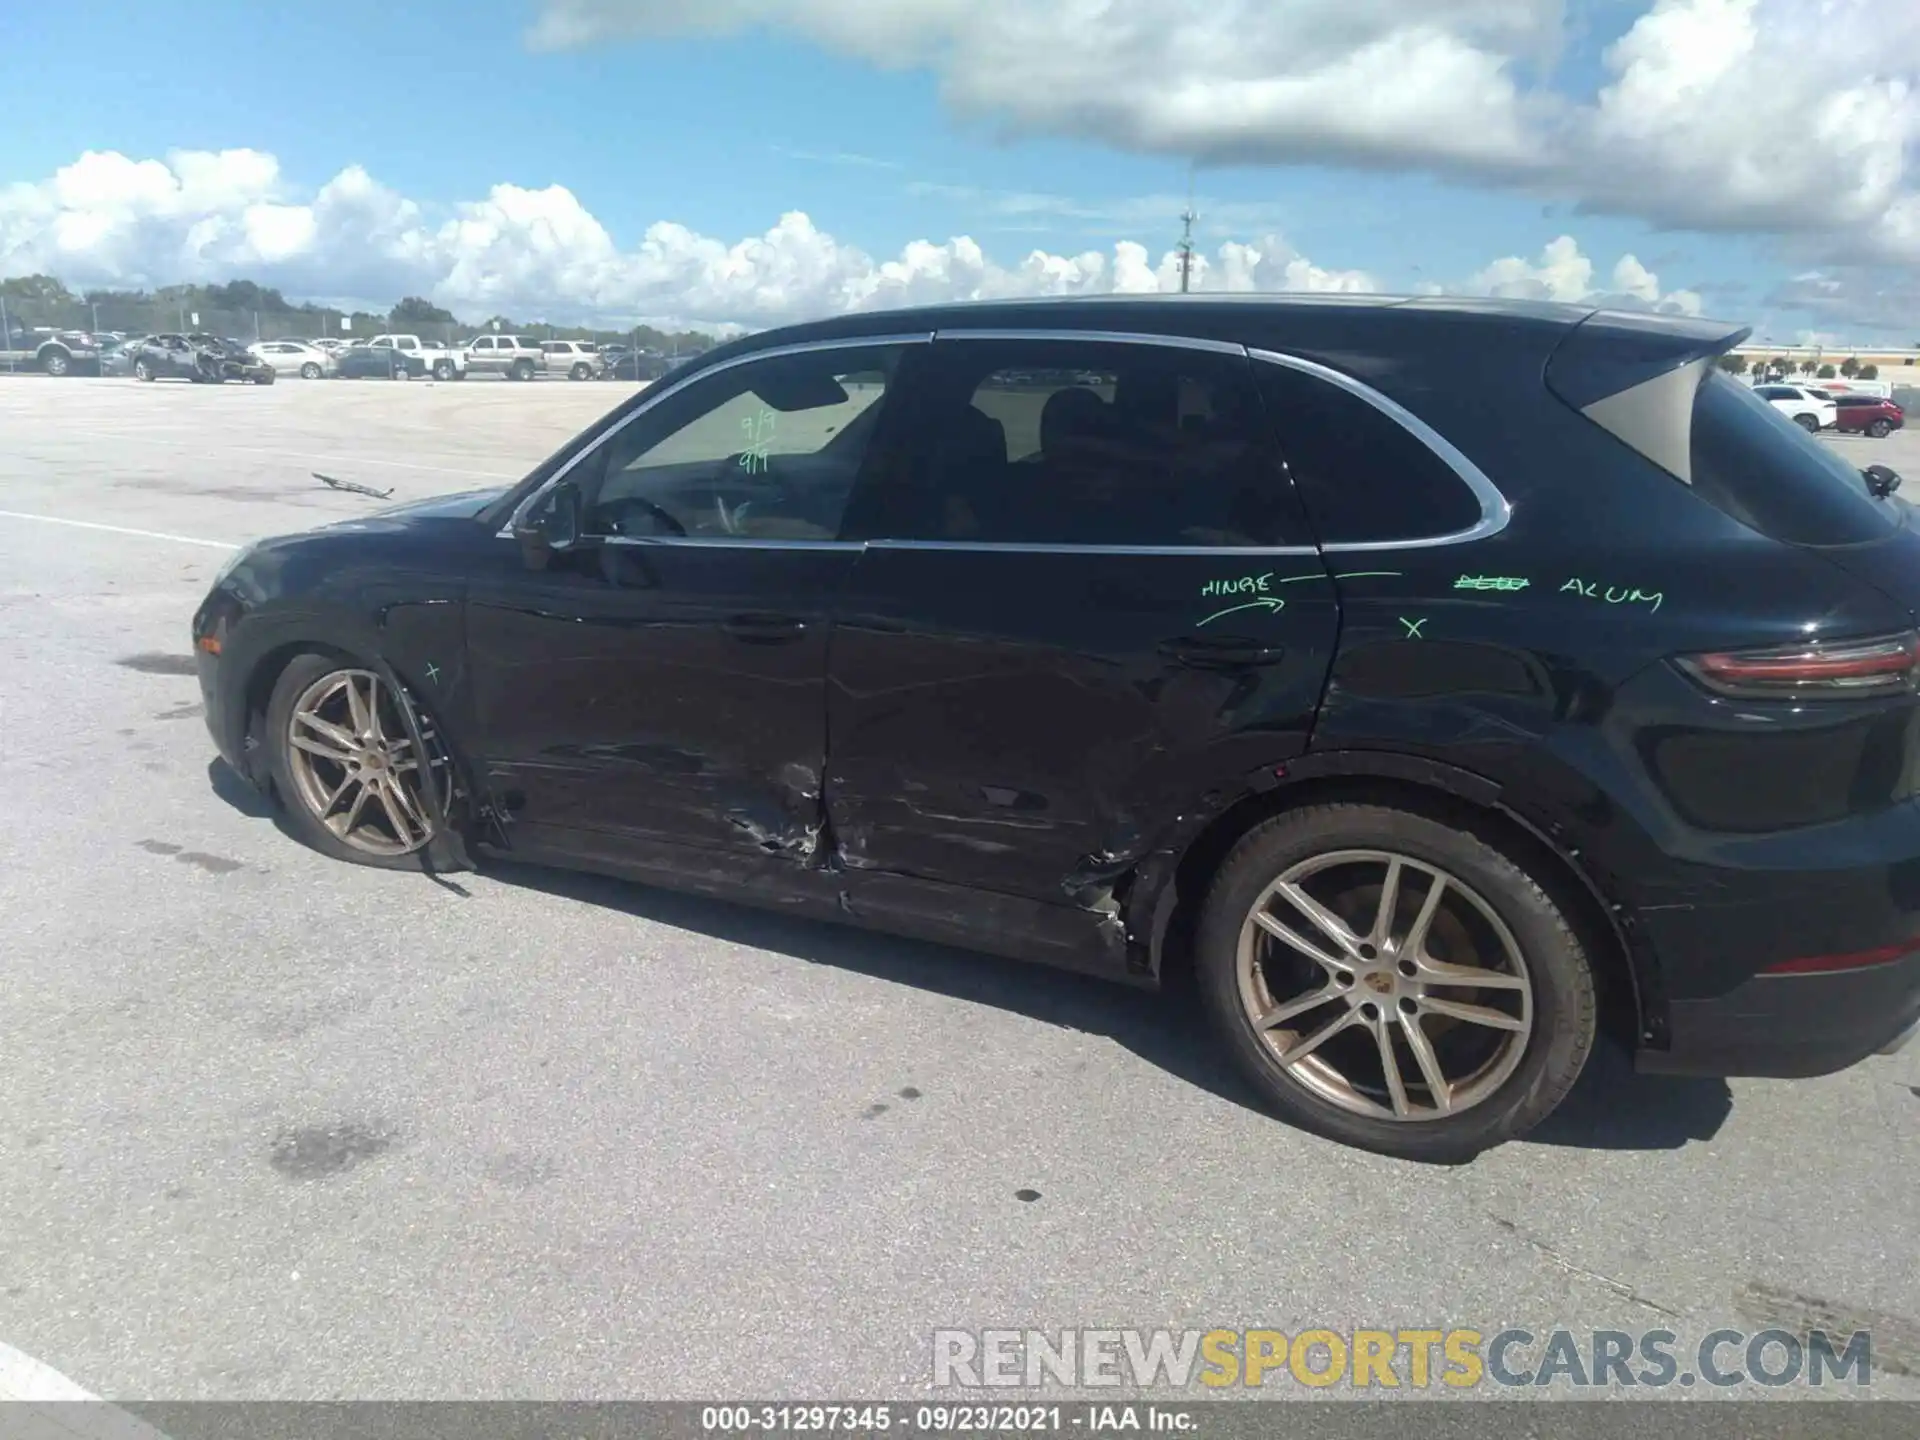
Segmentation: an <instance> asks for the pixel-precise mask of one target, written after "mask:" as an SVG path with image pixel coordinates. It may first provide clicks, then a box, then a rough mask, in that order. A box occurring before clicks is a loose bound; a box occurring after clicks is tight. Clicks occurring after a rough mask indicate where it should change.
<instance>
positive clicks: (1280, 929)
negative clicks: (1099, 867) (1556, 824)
mask: <svg viewBox="0 0 1920 1440" xmlns="http://www.w3.org/2000/svg"><path fill="white" fill-rule="evenodd" d="M1195 953H1196V963H1197V966H1198V970H1199V978H1200V989H1201V993H1202V995H1203V996H1204V997H1205V1001H1206V1004H1207V1008H1208V1010H1209V1012H1210V1013H1211V1016H1212V1018H1213V1021H1214V1023H1215V1025H1216V1026H1217V1027H1218V1029H1219V1031H1220V1032H1221V1034H1222V1035H1223V1036H1224V1038H1225V1039H1226V1041H1227V1044H1228V1047H1229V1049H1230V1050H1231V1051H1232V1053H1233V1055H1234V1057H1235V1059H1236V1060H1237V1061H1238V1062H1239V1065H1240V1067H1241V1069H1242V1070H1243V1071H1244V1072H1245V1073H1246V1074H1247V1076H1248V1077H1249V1078H1250V1079H1251V1080H1252V1081H1253V1082H1254V1084H1255V1085H1256V1086H1257V1087H1258V1088H1259V1090H1260V1091H1261V1093H1262V1094H1263V1095H1264V1096H1265V1097H1266V1098H1267V1100H1268V1101H1269V1102H1270V1103H1271V1104H1272V1106H1273V1108H1274V1109H1275V1110H1276V1111H1277V1112H1278V1113H1279V1114H1280V1115H1281V1116H1282V1117H1283V1118H1284V1119H1286V1120H1288V1121H1290V1122H1292V1123H1293V1124H1296V1125H1298V1126H1300V1127H1301V1128H1302V1129H1305V1130H1310V1131H1313V1132H1314V1133H1316V1134H1319V1135H1324V1136H1327V1137H1328V1138H1330V1139H1334V1140H1339V1141H1341V1142H1343V1143H1345V1144H1348V1145H1354V1146H1357V1147H1360V1148H1362V1149H1367V1150H1373V1151H1377V1152H1379V1153H1381V1154H1386V1155H1395V1156H1399V1157H1401V1158H1404V1159H1410V1160H1426V1161H1458V1160H1465V1159H1470V1158H1472V1157H1473V1156H1474V1155H1476V1154H1478V1153H1480V1152H1481V1151H1483V1150H1486V1149H1488V1148H1490V1147H1492V1146H1494V1145H1498V1144H1500V1143H1502V1142H1503V1141H1506V1140H1510V1139H1514V1138H1516V1137H1518V1136H1520V1135H1523V1134H1525V1133H1526V1132H1527V1131H1528V1130H1530V1129H1532V1128H1533V1126H1535V1125H1536V1124H1538V1123H1539V1122H1540V1121H1541V1120H1543V1119H1544V1118H1546V1116H1547V1115H1548V1114H1550V1113H1551V1112H1552V1111H1553V1109H1554V1108H1555V1107H1556V1106H1557V1105H1559V1103H1560V1101H1561V1100H1562V1099H1563V1098H1564V1097H1565V1095H1566V1093H1567V1091H1568V1090H1569V1089H1571V1088H1572V1086H1573V1083H1574V1082H1575V1081H1576V1080H1577V1079H1578V1078H1579V1076H1580V1072H1581V1070H1582V1069H1583V1068H1584V1067H1585V1065H1586V1061H1587V1056H1588V1054H1589V1052H1590V1051H1591V1050H1592V1047H1593V1042H1594V1036H1595V1032H1596V1026H1597V1021H1596V999H1595V988H1594V980H1593V973H1592V970H1591V968H1590V964H1589V961H1588V959H1587V955H1586V952H1585V950H1584V948H1583V947H1582V945H1581V943H1580V940H1579V938H1578V937H1577V936H1576V935H1575V933H1574V931H1573V928H1572V926H1571V925H1570V924H1569V923H1568V921H1567V919H1566V917H1565V915H1564V914H1563V913H1562V912H1561V911H1560V909H1559V908H1558V907H1557V906H1556V905H1555V904H1554V902H1553V900H1552V899H1551V898H1550V897H1549V896H1548V895H1547V893H1546V892H1545V891H1544V890H1543V889H1542V888H1541V887H1540V886H1539V884H1538V883H1536V882H1535V881H1534V879H1533V878H1532V877H1531V876H1529V875H1528V874H1527V872H1526V871H1524V870H1523V869H1521V868H1520V867H1519V866H1518V865H1516V864H1515V863H1514V862H1513V861H1512V860H1511V859H1509V858H1508V857H1507V856H1506V855H1504V854H1502V853H1501V852H1500V851H1499V850H1497V849H1495V848H1493V847H1492V846H1491V845H1489V844H1487V843H1486V842H1484V841H1482V840H1481V839H1479V838H1478V837H1476V836H1474V835H1472V834H1469V833H1466V832H1463V831H1460V830H1457V829H1454V828H1452V827H1449V826H1446V825H1442V824H1439V823H1438V822H1436V821H1434V820H1430V819H1428V818H1427V817H1425V816H1423V815H1418V814H1415V813H1413V812H1411V811H1404V810H1398V809H1393V808H1389V807H1385V806H1379V805H1359V804H1330V805H1317V806H1313V807H1310V808H1306V809H1301V810H1293V811H1288V812H1286V813H1284V814H1281V815H1278V816H1275V817H1274V818H1273V819H1271V820H1268V821H1266V822H1265V823H1263V824H1261V825H1259V826H1257V827H1255V828H1254V829H1253V830H1251V831H1249V832H1248V833H1247V834H1246V835H1245V836H1244V837H1242V839H1241V841H1240V843H1239V844H1238V845H1236V846H1235V847H1234V849H1233V851H1232V853H1231V854H1230V855H1229V856H1228V858H1227V861H1226V863H1225V864H1224V865H1223V866H1222V867H1221V869H1220V871H1219V873H1218V875H1217V876H1216V877H1215V880H1214V883H1213V886H1212V889H1211V891H1210V893H1209V894H1208V897H1207V901H1206V906H1205V909H1204V911H1203V912H1202V915H1201V918H1200V929H1199V935H1198V943H1197V949H1196V952H1195Z"/></svg>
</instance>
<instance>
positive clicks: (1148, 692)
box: [827, 331, 1338, 969]
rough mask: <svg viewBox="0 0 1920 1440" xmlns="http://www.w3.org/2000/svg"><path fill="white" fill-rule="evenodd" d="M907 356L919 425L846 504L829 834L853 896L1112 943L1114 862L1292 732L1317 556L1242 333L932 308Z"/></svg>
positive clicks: (1326, 658)
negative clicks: (1007, 323) (1099, 328)
mask: <svg viewBox="0 0 1920 1440" xmlns="http://www.w3.org/2000/svg"><path fill="white" fill-rule="evenodd" d="M923 358H924V359H925V361H926V364H925V366H924V367H923V368H920V367H917V368H918V369H919V373H920V375H921V376H922V377H923V379H922V380H919V381H917V382H916V383H915V384H914V385H913V386H912V387H911V388H912V394H911V396H907V395H905V394H903V396H902V397H901V398H902V400H903V401H909V402H910V404H911V406H912V409H911V418H910V419H907V420H905V421H904V424H905V428H906V429H907V430H909V431H910V432H912V433H913V434H915V435H917V436H919V437H920V443H919V447H918V449H917V451H916V452H915V454H914V455H913V457H912V459H911V461H910V462H908V463H907V464H905V465H903V466H901V467H900V468H899V469H898V470H897V471H892V472H888V473H878V472H874V471H870V472H869V475H870V477H871V481H870V483H868V484H865V485H863V488H862V490H861V491H860V492H859V494H857V495H856V497H855V501H854V504H853V507H852V511H851V513H850V515H849V520H848V528H847V533H848V535H849V537H850V538H857V539H863V540H865V541H867V542H868V543H867V548H866V550H865V552H864V553H863V555H862V556H861V559H860V562H859V564H858V566H857V567H856V568H855V570H854V574H853V577H852V579H851V581H850V583H849V585H848V588H847V595H846V599H845V601H844V603H843V604H842V606H841V609H840V613H839V618H838V620H837V621H836V626H835V631H834V643H833V657H832V670H831V679H832V685H831V688H830V690H829V716H828V728H829V731H830V733H831V736H832V746H831V757H830V763H829V766H828V783H827V797H828V809H829V827H830V830H831V834H832V838H833V842H834V844H835V847H836V852H837V855H838V858H839V859H840V860H841V861H842V862H843V863H844V865H845V867H846V869H847V871H848V872H849V874H850V875H854V876H857V877H859V879H860V882H861V883H860V884H859V885H858V886H857V887H856V888H855V890H854V892H853V896H854V901H855V903H856V904H864V905H867V906H869V907H871V908H874V909H876V910H879V909H886V910H890V911H896V912H906V918H908V919H911V918H913V917H914V916H916V915H917V916H918V917H919V918H920V919H921V920H922V921H923V922H924V923H922V924H920V925H919V928H920V929H922V930H923V931H927V932H929V933H931V931H932V930H933V929H936V928H942V929H944V930H945V931H946V932H947V933H948V934H950V935H951V936H953V937H954V938H960V932H961V930H962V929H964V927H965V924H966V923H968V920H967V917H972V921H971V923H972V924H973V926H974V928H975V929H976V930H978V931H980V932H981V933H979V934H970V935H968V936H967V937H966V938H967V939H968V941H969V943H975V944H980V945H982V946H983V947H986V948H992V943H991V936H990V935H988V934H987V933H986V932H987V931H989V930H990V929H992V928H994V927H1001V928H1006V929H1014V928H1017V929H1019V930H1022V931H1023V932H1025V933H1027V934H1028V935H1029V936H1031V937H1033V938H1034V939H1035V940H1037V941H1038V943H1041V944H1043V945H1046V946H1048V947H1049V948H1051V949H1053V950H1054V951H1055V959H1056V961H1057V963H1061V964H1068V965H1078V966H1080V967H1082V968H1090V969H1107V968H1111V967H1114V966H1116V965H1119V964H1120V963H1122V961H1123V956H1122V954H1121V951H1122V950H1123V949H1124V936H1123V934H1122V931H1123V929H1124V928H1126V922H1127V920H1128V918H1129V917H1127V916H1126V915H1123V914H1122V913H1121V912H1122V908H1123V905H1124V903H1125V900H1126V887H1127V885H1128V884H1129V883H1130V880H1131V878H1132V876H1133V874H1134V872H1135V871H1136V869H1137V868H1138V867H1139V866H1141V865H1142V864H1143V862H1146V861H1148V860H1149V858H1150V857H1152V856H1154V855H1155V853H1156V852H1157V851H1158V852H1165V851H1166V850H1167V847H1169V846H1170V845H1171V844H1172V838H1171V837H1173V836H1174V835H1175V833H1176V832H1177V830H1178V828H1179V826H1180V824H1181V823H1182V821H1188V822H1193V821H1194V818H1195V817H1197V816H1200V815H1203V814H1204V812H1205V808H1206V806H1207V804H1208V803H1209V796H1210V795H1211V796H1214V797H1216V798H1217V796H1218V795H1219V794H1227V795H1238V794H1242V793H1244V792H1245V790H1246V788H1247V785H1248V779H1249V777H1251V776H1256V775H1267V776H1271V774H1272V770H1273V767H1274V766H1276V765H1279V764H1283V763H1284V762H1286V761H1287V760H1289V759H1291V758H1292V757H1294V756H1297V755H1298V754H1300V753H1301V752H1302V751H1303V750H1304V749H1305V748H1306V744H1307V741H1308V738H1309V735H1310V731H1311V727H1312V723H1313V718H1314V714H1315V711H1316V708H1317V706H1318V705H1319V702H1320V697H1321V693H1322V690H1323V688H1324V685H1325V682H1326V676H1327V670H1328V666H1329V663H1330V659H1331V656H1332V652H1333V648H1334V643H1335V638H1336V633H1337V628H1338V621H1337V615H1338V610H1337V602H1336V596H1335V592H1334V585H1333V583H1332V577H1331V576H1330V575H1329V574H1328V572H1327V569H1326V567H1325V563H1324V561H1323V560H1322V558H1321V555H1320V553H1319V551H1318V549H1317V548H1316V546H1315V544H1314V541H1313V537H1312V536H1311V534H1310V533H1309V531H1308V528H1307V525H1306V523H1305V521H1304V518H1303V514H1302V511H1301V508H1300V506H1299V503H1298V500H1297V497H1296V496H1295V494H1294V492H1293V488H1292V485H1291V483H1290V481H1289V479H1288V477H1287V474H1286V471H1285V468H1284V466H1283V465H1282V464H1281V463H1280V458H1279V456H1278V454H1277V453H1276V449H1275V446H1274V444H1273V441H1272V437H1271V434H1270V430H1269V427H1268V426H1267V424H1266V422H1265V419H1264V416H1263V413H1262V409H1261V404H1260V399H1259V395H1258V393H1257V389H1256V387H1255V385H1254V381H1253V376H1252V374H1251V368H1250V362H1249V361H1248V359H1247V357H1246V354H1245V352H1244V351H1243V350H1242V349H1241V348H1240V347H1239V346H1234V345H1226V344H1218V343H1213V342H1204V341H1201V342H1193V341H1182V340H1178V339H1172V338H1168V337H1152V336H1141V337H1115V336H1100V337H1098V338H1088V339H1075V338H1070V337H1068V336H1065V335H1060V334H1055V335H1050V336H1036V337H1033V338H1022V337H1019V336H1017V335H1009V334H1007V333H1005V332H992V333H985V332H983V333H979V334H975V335H968V334H964V333H955V332H949V331H941V332H940V333H939V334H938V335H937V336H936V338H935V340H934V343H933V345H932V346H931V347H929V350H928V352H927V353H926V355H925V356H924V357H923ZM942 917H945V918H944V920H943V918H942ZM889 918H890V920H891V922H892V923H894V924H899V923H901V921H902V915H901V914H899V913H895V914H892V915H890V917H889ZM949 922H950V923H949Z"/></svg>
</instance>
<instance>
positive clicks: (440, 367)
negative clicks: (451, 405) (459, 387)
mask: <svg viewBox="0 0 1920 1440" xmlns="http://www.w3.org/2000/svg"><path fill="white" fill-rule="evenodd" d="M433 378H434V379H436V380H451V379H452V378H453V362H452V361H451V360H439V361H436V362H435V363H434V367H433Z"/></svg>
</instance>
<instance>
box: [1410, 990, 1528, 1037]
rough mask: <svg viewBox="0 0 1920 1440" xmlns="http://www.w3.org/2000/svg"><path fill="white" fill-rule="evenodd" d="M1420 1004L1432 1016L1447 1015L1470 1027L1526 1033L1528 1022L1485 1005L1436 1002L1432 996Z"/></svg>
mask: <svg viewBox="0 0 1920 1440" xmlns="http://www.w3.org/2000/svg"><path fill="white" fill-rule="evenodd" d="M1420 1003H1421V1005H1422V1006H1423V1007H1425V1009H1426V1010H1427V1011H1428V1012H1430V1013H1431V1014H1434V1015H1446V1016H1449V1017H1451V1018H1452V1019H1455V1020H1462V1021H1465V1022H1466V1023H1467V1024H1469V1025H1485V1026H1488V1027H1489V1028H1491V1029H1494V1030H1517V1031H1524V1030H1525V1029H1526V1028H1527V1022H1526V1021H1525V1020H1522V1019H1521V1018H1520V1017H1519V1016H1517V1015H1509V1014H1507V1013H1506V1011H1504V1010H1494V1009H1492V1008H1490V1007H1488V1006H1485V1005H1462V1004H1460V1003H1459V1002H1458V1001H1455V1000H1436V999H1434V998H1433V997H1432V996H1431V995H1429V996H1427V997H1426V998H1425V999H1424V1000H1422V1001H1421V1002H1420Z"/></svg>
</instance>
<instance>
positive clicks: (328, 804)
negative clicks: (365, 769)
mask: <svg viewBox="0 0 1920 1440" xmlns="http://www.w3.org/2000/svg"><path fill="white" fill-rule="evenodd" d="M358 784H360V780H359V778H358V777H357V776H354V775H346V776H342V777H341V780H340V783H339V784H338V785H336V786H334V787H333V793H332V794H331V795H329V796H327V798H326V801H325V803H323V804H322V805H321V806H320V818H321V819H322V820H325V819H326V818H327V817H328V816H329V815H331V814H333V807H334V806H336V805H338V804H339V803H340V797H341V796H342V795H344V794H346V793H347V787H348V786H349V785H358Z"/></svg>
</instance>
